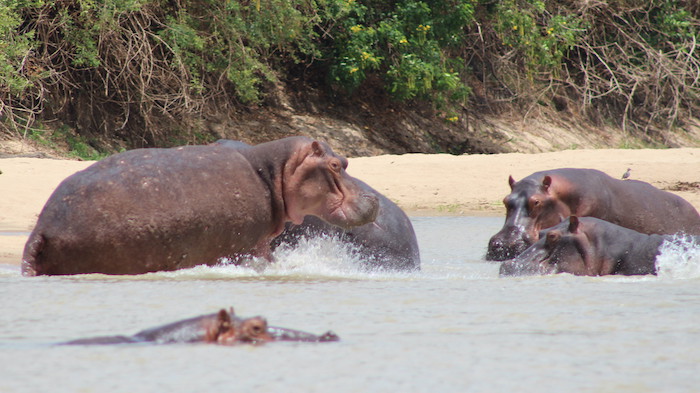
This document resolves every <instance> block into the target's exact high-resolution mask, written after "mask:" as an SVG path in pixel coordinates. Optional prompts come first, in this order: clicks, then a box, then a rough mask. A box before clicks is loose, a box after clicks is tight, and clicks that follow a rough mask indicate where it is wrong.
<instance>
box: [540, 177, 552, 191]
mask: <svg viewBox="0 0 700 393" xmlns="http://www.w3.org/2000/svg"><path fill="white" fill-rule="evenodd" d="M551 185H552V177H551V176H549V175H547V176H545V177H544V179H542V187H543V188H544V190H545V191H548V190H549V186H551Z"/></svg>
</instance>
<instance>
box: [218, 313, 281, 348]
mask: <svg viewBox="0 0 700 393" xmlns="http://www.w3.org/2000/svg"><path fill="white" fill-rule="evenodd" d="M208 323H209V324H210V326H208V327H207V331H206V335H205V339H204V341H205V342H209V343H216V344H221V345H234V344H238V343H254V344H257V343H264V342H267V341H272V336H270V334H269V333H268V331H267V320H265V318H263V317H252V318H245V319H243V318H238V317H236V316H235V315H234V314H233V309H231V310H230V313H229V312H227V311H226V310H223V309H222V310H221V311H219V313H218V314H217V318H216V319H215V320H213V321H208Z"/></svg>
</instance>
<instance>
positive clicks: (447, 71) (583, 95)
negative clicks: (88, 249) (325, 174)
mask: <svg viewBox="0 0 700 393" xmlns="http://www.w3.org/2000/svg"><path fill="white" fill-rule="evenodd" d="M699 31H700V5H699V3H697V2H696V1H694V0H685V1H684V0H588V1H583V0H557V1H548V2H545V1H542V0H422V1H418V0H399V1H378V0H365V1H360V0H298V1H290V0H249V1H234V0H59V1H45V0H7V1H4V2H3V3H2V4H0V128H1V129H2V132H3V133H4V134H5V135H22V136H23V137H35V138H38V139H42V138H45V136H44V132H45V131H44V130H45V129H46V127H49V128H51V127H52V126H51V125H52V124H53V125H54V126H53V128H56V127H65V126H68V127H70V129H71V130H72V131H71V132H73V133H74V134H75V135H74V137H75V138H78V139H79V143H80V144H82V145H86V144H87V145H90V146H92V147H93V148H96V149H98V150H110V149H111V150H114V149H115V148H116V147H117V146H121V148H132V147H140V146H163V145H172V144H176V143H183V142H207V141H209V140H211V139H215V138H216V137H217V136H216V135H212V134H211V132H208V131H207V130H205V129H203V128H202V127H201V123H198V122H197V121H192V119H198V118H202V117H206V116H207V115H209V114H211V113H228V114H229V115H230V116H236V113H237V114H240V113H241V112H243V113H250V112H256V111H265V110H275V108H276V107H278V106H279V105H280V104H279V99H278V98H279V97H278V95H279V94H280V93H279V90H280V86H282V90H285V89H287V90H293V91H294V94H296V95H297V96H301V97H303V96H304V94H305V93H306V92H307V89H308V91H312V90H313V91H322V92H323V94H324V100H329V101H330V102H333V101H335V100H346V99H347V97H354V100H355V101H354V102H362V101H370V100H372V99H376V94H371V95H370V94H367V92H368V91H372V92H379V93H377V94H379V95H381V96H382V97H383V98H386V100H389V101H391V102H392V103H394V104H396V103H398V104H399V105H403V106H406V107H411V106H415V105H419V106H421V107H426V106H427V107H429V108H431V110H432V114H433V115H432V116H433V117H434V118H435V120H436V121H440V122H443V123H445V124H447V125H448V126H449V124H451V123H454V124H457V123H458V122H460V120H461V119H462V117H464V116H465V115H464V114H465V113H468V112H469V111H482V112H498V111H502V110H513V109H515V110H518V111H521V112H522V113H526V112H529V111H531V110H532V108H533V107H548V108H552V110H553V111H575V113H576V114H577V116H578V118H579V119H586V121H590V122H593V123H600V124H613V125H614V126H616V127H620V128H622V129H624V130H627V131H628V132H635V133H638V134H640V135H645V136H647V137H649V138H651V139H663V134H664V133H666V132H669V130H675V129H679V128H682V127H683V126H684V124H685V123H686V122H687V121H688V120H689V119H693V118H695V117H698V112H697V111H698V109H699V107H700V98H699V95H700V48H698V45H699V43H698V41H699V38H700V35H699V34H698V32H699ZM364 104H369V105H372V102H365V103H364ZM388 132H390V131H388ZM455 152H457V153H459V152H460V151H455Z"/></svg>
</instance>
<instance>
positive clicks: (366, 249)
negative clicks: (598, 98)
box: [215, 139, 420, 271]
mask: <svg viewBox="0 0 700 393" xmlns="http://www.w3.org/2000/svg"><path fill="white" fill-rule="evenodd" d="M215 143H216V144H218V145H222V146H226V147H229V148H231V149H248V148H250V147H251V145H248V144H247V143H245V142H241V141H235V140H229V139H220V140H218V141H216V142H215ZM357 183H358V184H360V186H361V187H362V188H364V189H365V190H366V192H367V193H370V194H374V195H377V197H378V199H379V211H378V213H377V218H376V219H375V220H374V222H371V223H368V224H365V225H360V226H358V227H354V228H349V229H346V228H342V227H339V226H336V225H331V224H329V223H327V222H325V221H323V220H321V219H319V218H318V217H316V216H306V217H305V218H304V222H302V223H301V224H298V225H297V224H292V223H287V225H286V228H285V230H284V232H282V234H281V235H280V236H278V237H277V238H275V239H274V240H273V242H272V247H273V249H274V248H276V247H279V246H280V245H282V244H288V245H292V246H294V245H296V244H297V243H298V242H299V240H300V239H301V238H304V237H306V238H313V237H317V236H329V237H337V238H338V239H339V240H340V241H342V242H344V243H348V244H350V245H352V246H353V247H352V248H353V252H356V253H358V254H359V256H360V259H361V261H362V262H363V263H364V264H365V267H366V268H367V269H369V270H376V269H378V270H401V271H413V270H420V250H419V249H418V240H417V239H416V234H415V231H414V230H413V225H412V224H411V220H410V219H409V218H408V216H407V215H406V213H405V212H404V211H403V210H402V209H401V208H400V207H399V206H398V205H396V204H395V203H394V202H392V201H391V200H389V198H387V197H385V196H384V195H382V194H381V193H379V192H378V191H376V190H375V189H373V188H372V187H370V186H369V185H368V184H366V183H364V182H363V181H361V180H359V179H358V180H357Z"/></svg>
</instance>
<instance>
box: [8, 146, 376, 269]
mask: <svg viewBox="0 0 700 393" xmlns="http://www.w3.org/2000/svg"><path fill="white" fill-rule="evenodd" d="M346 167H347V160H346V159H345V158H343V157H340V156H338V155H336V154H335V153H333V151H332V150H331V149H330V147H329V146H328V145H327V144H325V143H323V142H318V141H314V140H311V139H309V138H306V137H290V138H285V139H281V140H277V141H273V142H268V143H263V144H260V145H257V146H253V147H251V148H249V149H245V150H240V151H236V150H233V149H230V148H226V147H224V146H218V145H208V146H184V147H178V148H172V149H138V150H132V151H128V152H124V153H120V154H116V155H113V156H111V157H108V158H106V159H104V160H102V161H99V162H97V163H95V164H93V165H91V166H90V167H88V168H87V169H85V170H83V171H80V172H77V173H75V174H73V175H72V176H70V177H68V178H67V179H65V180H64V181H63V182H62V183H61V184H60V185H59V186H58V188H57V189H56V190H55V191H54V193H53V194H52V195H51V197H50V198H49V200H48V201H47V202H46V205H45V206H44V209H43V210H42V212H41V214H40V215H39V219H38V222H37V225H36V227H35V228H34V231H33V232H32V233H31V235H30V237H29V240H28V241H27V244H26V246H25V249H24V255H23V261H22V274H24V275H26V276H34V275H58V274H80V273H104V274H141V273H147V272H155V271H161V270H176V269H182V268H189V267H193V266H196V265H201V264H207V265H214V264H216V263H218V262H219V261H220V260H221V259H222V258H231V259H233V260H234V261H236V260H238V258H240V257H246V256H251V255H252V256H261V257H265V258H268V259H270V258H271V257H270V241H271V240H272V239H273V238H275V237H276V236H277V235H279V234H280V233H281V232H282V230H283V229H284V226H285V223H286V222H293V223H297V224H300V223H301V222H302V221H303V220H304V217H305V216H306V215H314V216H318V217H319V218H321V219H323V220H324V221H326V222H329V223H331V224H333V225H337V226H341V227H345V228H350V227H355V226H359V225H363V224H366V223H369V222H372V221H373V220H374V219H375V217H376V215H377V210H378V201H377V196H376V195H375V194H373V193H371V192H369V190H368V189H367V188H365V187H363V186H362V185H361V184H360V183H358V181H357V180H356V179H354V178H353V177H351V176H349V175H348V174H347V173H346V172H345V168H346Z"/></svg>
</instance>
